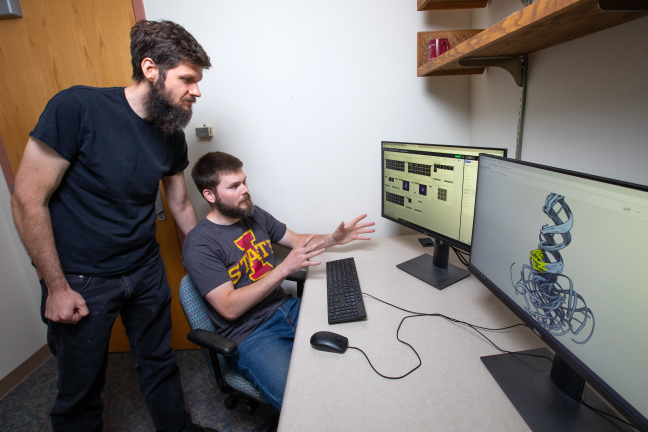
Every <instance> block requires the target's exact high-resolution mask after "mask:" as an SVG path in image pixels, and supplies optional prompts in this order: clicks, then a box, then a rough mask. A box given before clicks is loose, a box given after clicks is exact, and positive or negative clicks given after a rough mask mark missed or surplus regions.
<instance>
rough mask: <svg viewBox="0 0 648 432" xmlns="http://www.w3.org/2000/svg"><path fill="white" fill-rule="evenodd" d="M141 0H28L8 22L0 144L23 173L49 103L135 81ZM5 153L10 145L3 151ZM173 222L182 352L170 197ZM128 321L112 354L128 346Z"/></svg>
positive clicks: (177, 343) (1, 67)
mask: <svg viewBox="0 0 648 432" xmlns="http://www.w3.org/2000/svg"><path fill="white" fill-rule="evenodd" d="M134 3H139V5H138V6H140V7H141V2H139V1H133V0H45V1H43V0H21V1H20V4H21V7H22V11H23V18H19V19H11V20H0V136H1V137H2V138H1V140H0V144H4V151H6V155H7V159H8V162H9V166H10V169H11V171H12V175H15V174H16V171H17V170H18V166H19V165H20V159H21V157H22V154H23V151H24V149H25V145H26V144H27V140H28V138H29V132H30V131H31V130H32V129H33V127H34V126H35V125H36V122H37V121H38V117H39V116H40V113H41V112H42V111H43V109H44V108H45V104H46V103H47V101H48V100H49V99H50V98H51V97H52V96H54V95H55V94H56V93H58V92H59V91H61V90H63V89H66V88H68V87H71V86H73V85H79V84H82V85H89V86H96V87H114V86H122V87H125V86H128V85H129V84H130V83H131V78H130V77H131V73H132V69H131V64H130V29H131V27H132V26H133V25H134V24H135V15H134V11H133V4H134ZM0 151H2V149H1V148H0ZM163 200H164V205H165V209H166V215H167V220H166V221H163V222H160V221H157V222H156V226H157V240H158V242H159V243H160V251H161V255H162V259H163V260H164V264H165V266H166V269H167V276H168V279H169V285H170V286H171V291H172V293H173V303H172V305H171V309H172V311H171V313H172V320H173V331H172V335H171V346H172V347H173V348H174V349H191V348H196V346H195V345H194V344H192V343H190V342H188V341H187V340H186V335H187V333H188V332H189V324H188V323H187V320H186V318H185V316H184V313H183V312H182V308H181V307H180V304H179V301H178V287H179V284H180V280H181V279H182V277H183V276H184V274H185V270H184V267H183V266H182V261H181V259H180V243H179V240H178V235H177V232H176V225H175V221H174V220H173V217H172V216H171V213H170V212H169V209H168V207H167V206H166V199H165V197H164V194H163ZM129 349H130V347H129V344H128V339H127V338H126V333H125V330H124V326H123V324H122V323H121V319H118V322H117V323H116V324H115V327H114V329H113V335H112V339H111V343H110V350H111V351H128V350H129Z"/></svg>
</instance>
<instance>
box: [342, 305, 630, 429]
mask: <svg viewBox="0 0 648 432" xmlns="http://www.w3.org/2000/svg"><path fill="white" fill-rule="evenodd" d="M363 295H365V296H367V297H371V298H372V299H374V300H377V301H379V302H381V303H384V304H386V305H388V306H391V307H393V308H396V309H399V310H402V311H403V312H407V313H411V314H413V315H408V316H406V317H404V318H403V319H402V320H401V322H400V324H399V325H398V329H397V330H396V339H398V341H399V342H401V343H404V344H405V345H407V346H409V347H410V348H411V349H412V351H414V353H415V354H416V357H418V360H419V364H418V366H416V367H415V368H414V369H412V370H410V371H409V372H407V373H406V374H405V375H402V376H400V377H388V376H385V375H383V374H381V373H380V372H378V371H377V370H376V369H375V368H374V367H373V365H372V364H371V361H370V360H369V357H367V355H366V354H365V353H364V351H362V350H361V349H359V348H356V347H352V346H349V348H354V349H357V350H358V351H360V352H361V353H362V354H364V356H365V357H366V358H367V361H368V362H369V365H370V366H371V368H372V369H373V370H374V371H375V372H376V373H377V374H378V375H380V376H381V377H384V378H388V379H400V378H404V377H406V376H407V375H409V374H411V373H412V372H414V371H415V370H416V369H418V368H419V367H421V364H422V361H421V357H420V356H419V355H418V353H417V352H416V350H415V349H414V347H413V346H411V345H410V344H408V343H407V342H405V341H403V340H401V338H400V336H399V332H400V328H401V326H402V325H403V322H404V321H405V320H406V319H408V318H418V317H424V316H430V317H439V318H444V319H446V320H448V321H450V322H453V323H456V324H462V325H466V326H468V327H470V328H471V329H473V330H474V331H476V332H477V333H479V334H480V335H481V336H482V337H483V338H484V339H486V340H487V341H488V342H489V343H490V344H491V345H493V346H494V347H495V348H496V349H497V350H499V351H500V352H503V353H506V354H512V355H524V356H528V357H540V358H544V359H547V360H549V361H550V362H552V363H553V359H551V358H549V357H547V356H542V355H540V356H539V355H535V354H528V353H521V352H515V351H507V350H505V349H502V348H500V347H498V346H497V345H495V343H494V342H493V341H491V340H490V339H489V338H488V337H486V335H484V334H483V333H482V332H480V331H479V330H478V329H480V330H485V331H502V330H508V329H510V328H513V327H519V326H522V327H527V328H528V326H527V325H526V324H513V325H510V326H507V327H502V328H498V329H493V328H489V327H482V326H478V325H474V324H470V323H467V322H465V321H461V320H458V319H455V318H451V317H448V316H445V315H443V314H439V313H431V314H430V313H421V312H414V311H410V310H407V309H404V308H402V307H399V306H396V305H393V304H391V303H388V302H386V301H384V300H381V299H379V298H378V297H374V296H372V295H371V294H367V293H363ZM580 401H581V402H582V404H583V405H585V406H586V407H587V408H589V409H591V410H592V411H595V412H597V413H599V414H603V415H605V416H607V417H610V418H612V419H614V420H618V421H620V422H622V423H625V424H627V425H628V426H630V427H632V428H634V429H636V427H635V426H634V425H632V424H631V423H628V422H627V421H625V420H623V419H621V418H619V417H616V416H614V415H612V414H608V413H606V412H604V411H601V410H599V409H597V408H594V407H593V406H590V405H589V404H587V403H586V402H585V401H584V400H583V399H582V398H581V399H580Z"/></svg>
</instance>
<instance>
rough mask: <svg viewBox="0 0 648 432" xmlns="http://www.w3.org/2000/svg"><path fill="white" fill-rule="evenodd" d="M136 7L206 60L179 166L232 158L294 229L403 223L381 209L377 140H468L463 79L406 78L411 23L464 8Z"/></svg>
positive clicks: (193, 0)
mask: <svg viewBox="0 0 648 432" xmlns="http://www.w3.org/2000/svg"><path fill="white" fill-rule="evenodd" d="M144 5H145V9H146V17H147V19H149V20H158V19H169V20H172V21H175V22H178V23H179V24H181V25H183V26H184V27H185V28H186V29H187V30H189V31H190V32H191V33H192V34H193V35H194V36H195V37H196V39H197V40H198V41H199V42H200V43H201V44H202V45H203V47H204V48H205V49H206V51H207V52H208V54H209V55H210V56H211V59H212V63H213V67H212V69H211V70H208V71H206V72H205V77H204V79H203V82H202V83H201V85H200V88H201V91H202V97H201V98H200V99H199V101H198V103H197V104H196V106H195V112H194V117H193V120H192V123H191V124H190V125H189V127H188V128H187V141H188V144H189V151H190V161H191V162H192V165H193V162H195V161H196V160H197V158H198V157H200V156H201V155H202V154H204V153H205V152H208V151H215V150H222V151H225V152H228V153H232V154H234V155H235V156H237V157H239V158H240V159H241V160H243V162H244V164H245V166H244V170H245V172H246V174H247V175H248V180H249V185H250V188H251V194H252V198H253V200H254V202H255V203H256V204H258V205H260V206H261V207H263V208H265V209H266V210H268V211H270V212H271V213H272V214H274V215H275V216H276V217H277V218H278V219H280V220H282V221H284V222H286V223H287V225H288V226H289V227H290V228H291V229H293V230H294V231H297V232H320V233H322V232H330V231H331V230H332V229H333V228H334V227H335V225H337V224H338V223H339V221H340V220H341V219H344V220H345V221H347V220H348V219H350V218H352V217H355V216H357V215H359V214H361V213H368V214H369V218H370V220H373V221H375V222H376V223H377V232H376V236H387V235H393V234H395V233H397V232H411V231H409V230H407V229H402V230H401V229H399V228H398V227H397V226H396V224H394V223H392V222H389V221H386V220H381V217H380V194H381V192H380V184H381V183H380V155H379V147H380V142H381V141H382V140H393V141H410V142H421V143H446V144H453V145H462V144H464V145H466V144H469V141H470V119H469V114H470V112H469V111H470V107H469V98H470V78H469V77H443V78H437V79H429V78H417V77H416V33H417V32H418V31H425V30H435V29H453V28H470V24H471V22H470V21H471V14H470V11H447V12H437V13H434V14H433V13H430V12H417V11H416V4H415V2H413V1H407V2H404V1H401V0H371V1H370V0H330V1H327V2H308V1H298V0H277V1H272V2H268V1H259V0H257V1H248V2H234V1H225V0H185V1H182V2H179V1H177V0H145V2H144ZM202 124H207V125H211V126H213V127H214V137H213V139H212V140H211V141H198V140H197V139H196V138H195V133H194V132H193V128H194V127H196V126H200V125H202ZM189 171H190V170H187V182H188V184H189V185H190V186H189V187H190V193H191V198H192V201H193V202H194V205H195V206H196V208H197V210H198V216H199V217H202V216H204V215H205V214H206V213H207V211H208V206H207V204H206V202H204V201H203V199H202V197H201V196H200V195H199V194H198V192H197V191H195V190H194V189H195V188H194V186H193V181H191V179H190V177H189ZM403 230H405V231H403Z"/></svg>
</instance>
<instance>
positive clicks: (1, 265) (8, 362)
mask: <svg viewBox="0 0 648 432" xmlns="http://www.w3.org/2000/svg"><path fill="white" fill-rule="evenodd" d="M9 199H10V195H9V189H8V188H7V186H6V184H5V183H4V182H2V184H0V245H1V246H0V275H2V276H1V277H0V293H1V295H2V300H1V301H0V329H1V330H0V347H2V348H1V349H0V379H2V378H4V377H5V376H7V374H9V373H10V372H11V371H12V370H14V369H15V368H16V367H18V366H19V365H20V364H21V363H22V362H24V361H25V360H27V359H28V358H29V357H31V356H32V355H33V354H34V353H35V352H36V351H37V350H38V349H40V348H41V347H42V346H43V345H45V343H46V340H45V337H46V329H47V328H46V326H45V324H43V322H42V321H41V319H40V285H39V283H38V278H37V277H36V272H35V271H34V268H33V267H32V266H31V264H30V261H29V257H28V256H27V253H26V252H25V249H24V247H23V246H22V243H21V242H20V238H19V237H18V232H17V231H16V228H15V226H14V223H13V218H12V216H11V206H10V204H9Z"/></svg>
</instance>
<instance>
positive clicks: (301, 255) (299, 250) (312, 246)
mask: <svg viewBox="0 0 648 432" xmlns="http://www.w3.org/2000/svg"><path fill="white" fill-rule="evenodd" d="M313 238H315V234H311V235H309V236H308V237H306V238H304V239H303V240H301V241H300V242H299V244H298V245H297V247H295V248H294V249H293V250H292V251H291V252H290V253H289V254H288V256H287V257H286V259H284V261H283V262H282V265H283V266H284V268H285V270H286V274H285V276H288V275H289V274H292V273H294V272H296V271H299V270H300V269H301V268H302V267H306V266H314V265H319V264H321V262H320V261H309V259H310V258H313V257H315V256H317V255H319V254H321V253H323V252H324V249H323V248H322V249H318V248H319V247H320V246H322V245H323V244H324V241H318V242H313V241H312V240H313Z"/></svg>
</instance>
